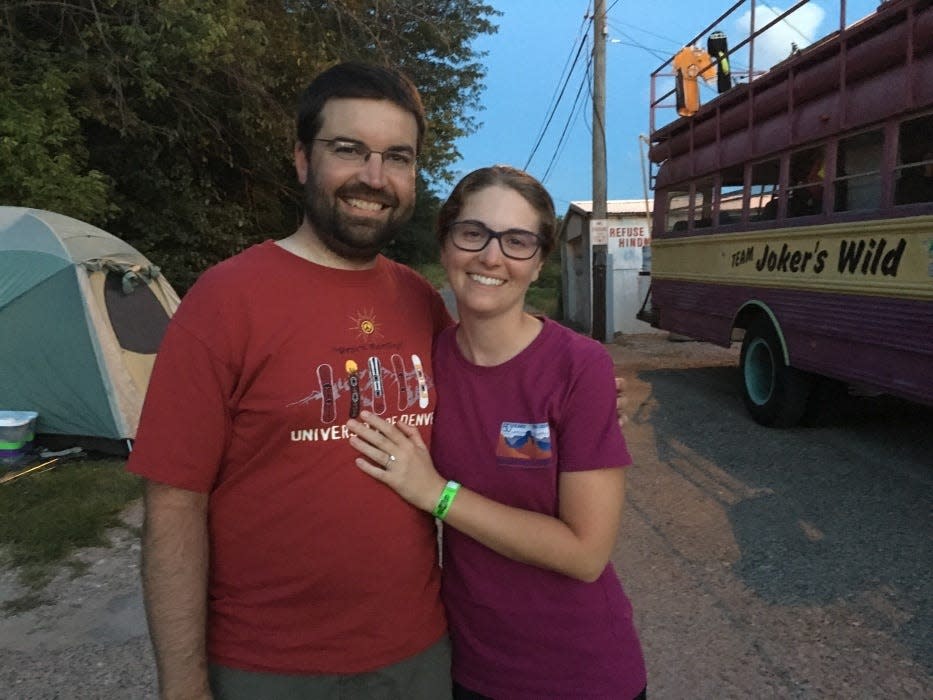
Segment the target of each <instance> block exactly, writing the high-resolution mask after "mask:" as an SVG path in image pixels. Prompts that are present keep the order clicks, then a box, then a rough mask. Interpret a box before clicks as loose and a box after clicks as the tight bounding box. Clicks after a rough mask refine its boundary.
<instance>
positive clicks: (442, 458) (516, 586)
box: [431, 319, 646, 700]
mask: <svg viewBox="0 0 933 700" xmlns="http://www.w3.org/2000/svg"><path fill="white" fill-rule="evenodd" d="M455 330H456V329H455V328H453V327H451V328H448V329H446V330H445V331H443V332H442V333H441V334H440V335H439V336H438V339H437V344H436V347H435V354H434V368H435V378H436V381H437V394H438V403H437V410H436V411H435V417H434V441H433V443H432V446H431V454H432V456H433V458H434V462H435V464H436V465H437V469H438V471H440V473H441V474H442V475H443V476H444V477H445V478H448V479H454V480H456V481H459V482H460V483H462V484H463V485H464V486H466V487H469V488H470V489H472V490H474V491H476V492H478V493H481V494H483V495H485V496H488V497H489V498H492V499H494V500H496V501H499V502H501V503H505V504H507V505H510V506H514V507H517V508H525V509H527V510H534V511H537V512H540V513H547V514H549V515H552V516H556V515H557V509H558V492H557V488H558V476H559V474H560V472H562V471H584V470H589V469H606V468H619V467H623V466H627V465H629V464H631V457H630V456H629V453H628V450H627V448H626V446H625V439H624V438H623V437H622V432H621V430H620V429H619V425H618V422H617V419H616V410H615V386H614V382H613V375H614V372H613V366H612V360H611V358H610V357H609V355H608V353H607V352H606V351H605V349H604V348H603V347H602V346H601V345H600V344H599V343H597V342H596V341H594V340H591V339H590V338H587V337H584V336H582V335H579V334H577V333H574V332H573V331H570V330H568V329H566V328H564V327H562V326H560V325H558V324H557V323H555V322H553V321H550V320H548V319H544V328H543V329H542V331H541V333H540V334H539V335H538V337H537V338H536V339H535V340H534V341H533V342H532V343H531V345H529V346H528V347H527V348H526V349H525V350H523V351H522V352H521V353H519V355H517V356H516V357H514V358H512V359H511V360H509V361H508V362H506V363H504V364H501V365H498V366H496V367H478V366H476V365H473V364H471V363H470V362H468V361H467V360H466V359H465V358H464V357H463V355H462V354H461V352H460V350H459V348H458V347H457V344H456V341H455ZM441 591H442V596H443V599H444V604H445V606H446V608H447V618H448V623H449V627H450V632H451V638H452V641H453V677H454V680H455V681H457V682H458V683H460V684H461V685H463V686H465V687H467V688H469V689H471V690H473V691H476V692H479V693H481V694H483V695H487V696H490V697H494V698H496V699H497V700H507V699H510V700H524V699H528V700H531V699H535V700H537V699H539V698H542V697H547V698H571V697H572V698H612V699H613V700H625V699H626V698H633V697H635V696H636V695H637V694H638V693H640V692H641V690H642V689H643V688H644V687H645V683H646V673H645V664H644V659H643V657H642V652H641V645H640V643H639V641H638V636H637V633H636V631H635V627H634V625H633V622H632V606H631V604H630V603H629V600H628V598H627V597H626V595H625V592H624V591H623V589H622V584H621V583H620V581H619V578H618V576H617V575H616V572H615V570H614V569H613V568H612V565H611V564H610V565H608V566H607V567H606V569H605V570H604V571H603V573H602V575H601V576H600V577H599V579H597V580H596V581H595V582H593V583H584V582H582V581H578V580H576V579H572V578H570V577H568V576H564V575H563V574H558V573H555V572H552V571H546V570H544V569H540V568H537V567H534V566H531V565H528V564H523V563H520V562H517V561H512V560H510V559H507V558H505V557H503V556H501V555H499V554H497V553H495V552H493V551H492V550H491V549H489V548H487V547H485V546H484V545H481V544H479V543H478V542H476V541H475V540H473V539H471V538H470V537H467V536H465V535H463V534H461V533H460V532H458V531H457V530H455V529H454V528H452V527H445V529H444V559H443V574H442V587H441Z"/></svg>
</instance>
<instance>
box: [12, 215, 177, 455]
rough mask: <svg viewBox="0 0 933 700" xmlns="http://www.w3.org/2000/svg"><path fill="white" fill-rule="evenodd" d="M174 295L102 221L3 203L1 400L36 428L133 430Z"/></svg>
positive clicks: (123, 435)
mask: <svg viewBox="0 0 933 700" xmlns="http://www.w3.org/2000/svg"><path fill="white" fill-rule="evenodd" d="M177 307H178V295H177V294H176V293H175V291H174V290H173V289H172V287H171V285H169V283H168V282H167V281H166V280H165V278H164V277H163V276H162V275H160V274H159V269H158V268H157V267H155V266H154V265H152V263H150V262H149V261H148V260H147V259H146V258H145V257H144V256H143V255H142V254H141V253H140V252H139V251H138V250H136V249H135V248H133V247H132V246H131V245H129V244H128V243H126V242H124V241H122V240H120V239H119V238H117V237H116V236H112V235H111V234H109V233H107V232H105V231H102V230H101V229H99V228H96V227H94V226H91V225H90V224H86V223H83V222H81V221H78V220H76V219H72V218H70V217H67V216H63V215H61V214H54V213H52V212H48V211H41V210H38V209H25V208H21V207H0V409H6V410H30V411H36V412H38V414H39V419H38V423H37V425H36V432H38V433H57V434H61V435H74V436H90V437H95V438H106V439H108V440H126V439H129V438H133V437H135V436H136V427H137V424H138V422H139V413H140V410H141V408H142V400H143V396H144V395H145V393H146V387H147V386H148V383H149V375H150V373H151V371H152V364H153V362H154V361H155V353H156V350H157V349H158V345H159V342H160V341H161V339H162V335H163V333H164V332H165V328H166V326H167V325H168V320H169V317H170V316H171V315H172V314H173V313H174V311H175V309H176V308H177Z"/></svg>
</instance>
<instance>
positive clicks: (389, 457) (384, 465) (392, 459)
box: [382, 455, 395, 470]
mask: <svg viewBox="0 0 933 700" xmlns="http://www.w3.org/2000/svg"><path fill="white" fill-rule="evenodd" d="M394 461H395V455H389V456H388V457H386V463H385V464H383V465H382V468H383V469H386V470H388V468H389V465H390V464H392V462H394Z"/></svg>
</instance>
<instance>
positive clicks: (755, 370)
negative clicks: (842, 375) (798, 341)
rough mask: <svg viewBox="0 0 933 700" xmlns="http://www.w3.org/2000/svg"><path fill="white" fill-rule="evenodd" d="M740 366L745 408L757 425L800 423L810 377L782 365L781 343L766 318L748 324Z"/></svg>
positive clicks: (809, 386)
mask: <svg viewBox="0 0 933 700" xmlns="http://www.w3.org/2000/svg"><path fill="white" fill-rule="evenodd" d="M740 366H741V370H742V389H743V392H742V394H743V398H744V399H745V407H746V408H747V409H748V412H749V413H750V414H751V415H752V418H754V419H755V421H756V422H757V423H760V424H761V425H765V426H769V427H773V428H787V427H790V426H792V425H796V424H797V423H799V422H800V419H801V418H802V417H803V415H804V412H805V411H806V409H807V399H808V398H809V396H810V389H811V387H812V384H813V377H812V376H811V375H809V374H807V373H806V372H801V371H800V370H799V369H795V368H793V367H791V366H789V365H788V364H786V363H785V362H784V353H783V352H782V350H781V341H780V339H779V338H778V334H777V331H775V330H774V326H773V325H772V324H771V322H770V321H769V320H768V319H766V318H756V319H754V320H753V321H752V322H751V323H750V324H749V326H748V329H747V330H746V331H745V338H744V340H743V341H742V355H741V365H740Z"/></svg>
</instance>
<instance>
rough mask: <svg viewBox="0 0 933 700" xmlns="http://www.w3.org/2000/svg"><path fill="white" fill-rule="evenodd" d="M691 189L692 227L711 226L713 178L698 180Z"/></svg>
mask: <svg viewBox="0 0 933 700" xmlns="http://www.w3.org/2000/svg"><path fill="white" fill-rule="evenodd" d="M693 189H694V192H693V228H705V227H707V226H712V225H713V178H707V179H705V180H700V181H699V182H697V183H696V187H694V188H693Z"/></svg>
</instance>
